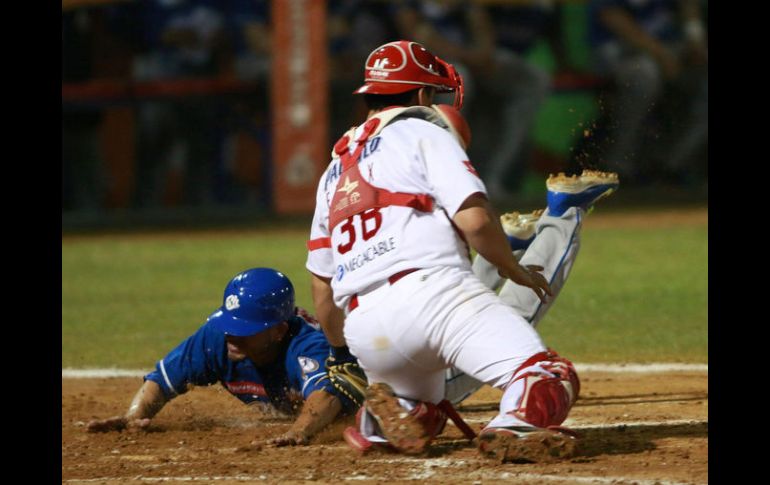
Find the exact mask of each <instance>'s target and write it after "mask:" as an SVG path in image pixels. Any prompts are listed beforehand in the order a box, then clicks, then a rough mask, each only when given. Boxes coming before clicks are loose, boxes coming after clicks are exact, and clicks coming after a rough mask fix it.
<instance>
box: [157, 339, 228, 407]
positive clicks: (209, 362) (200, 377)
mask: <svg viewBox="0 0 770 485" xmlns="http://www.w3.org/2000/svg"><path fill="white" fill-rule="evenodd" d="M226 361H227V347H226V344H225V337H224V334H222V333H221V332H217V331H216V329H214V328H213V327H212V326H211V325H209V324H204V325H203V326H202V327H200V328H199V329H198V331H197V332H195V333H194V334H193V335H191V336H190V337H188V338H187V339H186V340H184V341H183V342H182V343H181V344H179V345H178V346H177V347H176V348H174V349H173V350H172V351H171V352H169V353H168V355H166V356H165V357H164V358H162V359H161V360H159V361H158V363H157V364H156V365H155V370H154V371H153V372H150V373H149V374H147V375H146V376H145V380H148V379H149V380H151V381H154V382H156V383H157V384H158V385H160V388H161V389H162V390H163V394H164V395H165V396H166V398H167V399H172V398H174V397H176V396H177V395H179V394H184V393H185V392H187V390H188V389H189V386H207V385H210V384H214V383H216V382H218V381H219V380H220V379H221V378H222V375H223V373H224V372H225V370H226V368H227V365H226Z"/></svg>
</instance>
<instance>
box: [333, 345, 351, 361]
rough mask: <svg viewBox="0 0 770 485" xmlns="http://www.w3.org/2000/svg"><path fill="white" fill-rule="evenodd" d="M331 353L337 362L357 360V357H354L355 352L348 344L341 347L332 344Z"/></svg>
mask: <svg viewBox="0 0 770 485" xmlns="http://www.w3.org/2000/svg"><path fill="white" fill-rule="evenodd" d="M329 355H331V356H332V358H333V359H334V360H336V361H337V362H347V361H351V360H356V358H355V357H353V354H351V353H350V349H349V348H348V346H347V345H343V346H341V347H335V346H332V347H331V351H330V352H329Z"/></svg>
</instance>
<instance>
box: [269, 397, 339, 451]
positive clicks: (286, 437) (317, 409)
mask: <svg viewBox="0 0 770 485" xmlns="http://www.w3.org/2000/svg"><path fill="white" fill-rule="evenodd" d="M341 410H342V403H341V402H340V400H339V398H338V397H337V396H335V395H333V394H330V393H328V392H326V391H324V390H320V389H319V390H317V391H314V392H313V393H311V394H310V395H309V396H308V398H307V400H306V401H305V404H304V405H303V406H302V411H300V414H299V416H297V420H296V421H294V424H292V426H291V428H289V431H287V432H286V433H284V434H282V435H281V436H279V437H277V438H273V439H270V440H268V442H267V444H269V445H273V446H292V445H306V444H308V442H309V440H310V438H312V437H313V436H315V434H316V433H318V432H319V431H321V430H322V429H323V428H325V427H326V425H328V424H329V423H331V422H332V421H333V420H334V418H336V417H337V415H338V414H339V413H340V411H341Z"/></svg>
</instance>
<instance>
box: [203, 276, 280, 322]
mask: <svg viewBox="0 0 770 485" xmlns="http://www.w3.org/2000/svg"><path fill="white" fill-rule="evenodd" d="M293 315H294V286H292V284H291V281H289V278H287V277H286V275H284V274H283V273H281V272H279V271H276V270H274V269H270V268H253V269H249V270H246V271H243V272H241V273H238V274H237V275H235V277H233V279H231V280H230V282H229V283H228V284H227V287H225V294H224V298H223V303H222V306H221V307H220V308H219V310H217V311H215V312H214V313H212V314H211V316H209V318H208V321H210V322H213V324H214V326H215V327H216V328H218V329H219V330H221V331H222V332H224V333H225V334H227V335H233V336H235V337H247V336H249V335H254V334H256V333H259V332H262V331H265V330H267V329H268V328H271V327H274V326H275V325H278V324H279V323H281V322H283V321H286V320H288V319H289V318H291V317H292V316H293Z"/></svg>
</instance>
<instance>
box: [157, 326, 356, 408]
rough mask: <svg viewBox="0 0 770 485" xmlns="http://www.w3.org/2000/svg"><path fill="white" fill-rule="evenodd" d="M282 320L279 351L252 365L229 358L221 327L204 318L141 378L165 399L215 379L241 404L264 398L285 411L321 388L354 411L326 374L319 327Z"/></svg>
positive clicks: (326, 349) (326, 346)
mask: <svg viewBox="0 0 770 485" xmlns="http://www.w3.org/2000/svg"><path fill="white" fill-rule="evenodd" d="M288 323H289V330H288V332H287V334H286V338H285V339H284V341H283V343H282V344H281V345H282V349H281V354H280V357H279V358H278V360H277V361H276V362H274V363H272V364H269V365H266V366H262V367H257V366H256V365H255V364H254V363H253V362H252V361H251V360H249V359H248V358H247V359H244V360H241V361H236V362H234V361H231V360H230V359H228V358H227V343H226V341H225V335H224V333H223V332H221V331H219V330H217V329H216V328H215V327H214V325H213V324H212V323H211V322H210V321H207V322H206V323H205V324H204V325H203V326H201V327H200V328H199V329H198V331H196V332H195V333H194V334H193V335H191V336H190V337H188V338H187V339H185V340H184V341H183V342H182V343H181V344H179V345H178V346H177V347H176V348H175V349H174V350H172V351H171V352H169V353H168V355H166V356H165V357H164V358H163V359H161V360H160V361H158V363H157V364H156V366H155V370H154V371H152V372H150V373H149V374H147V375H146V376H145V380H147V379H149V380H151V381H154V382H155V383H157V384H158V385H159V386H160V388H161V389H162V390H163V394H164V395H165V397H166V398H167V399H173V398H174V397H176V396H177V395H180V394H184V393H185V392H187V391H188V390H189V388H190V386H204V385H205V386H207V385H211V384H214V383H216V382H220V383H222V385H223V386H224V388H225V389H227V391H228V392H230V393H231V394H232V395H234V396H235V397H237V398H238V399H240V400H241V401H243V402H244V403H246V404H251V403H254V402H264V403H270V404H272V405H273V406H275V407H276V408H277V409H279V410H281V411H283V412H287V413H291V412H295V411H296V404H298V402H300V401H301V400H304V399H307V398H308V396H310V394H311V393H313V392H314V391H317V390H325V391H327V392H329V393H330V394H333V395H335V396H337V397H338V398H339V399H340V401H342V404H343V412H350V411H355V406H354V405H353V403H352V402H350V401H349V400H348V399H347V398H346V397H345V396H344V395H342V394H340V393H338V392H337V391H336V390H335V389H334V387H333V386H332V385H331V383H330V382H329V379H327V378H326V366H325V359H326V358H327V357H328V356H329V343H328V342H327V341H326V338H325V337H324V334H323V332H321V331H320V329H319V328H318V327H317V326H315V325H313V324H312V323H308V321H307V320H305V319H304V318H303V317H301V316H299V315H295V316H293V317H291V318H290V319H289V320H288Z"/></svg>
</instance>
